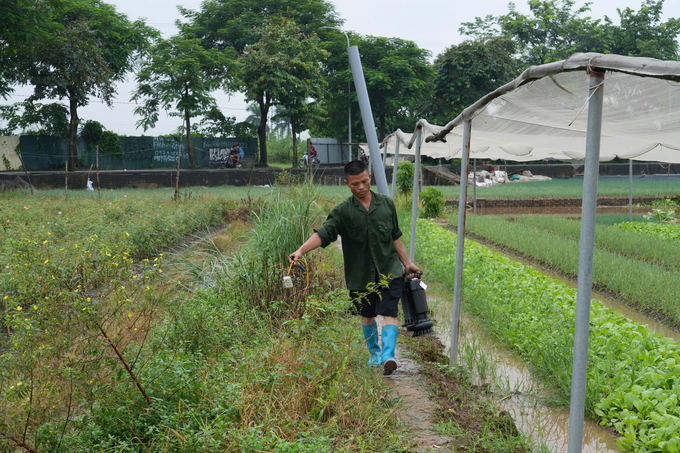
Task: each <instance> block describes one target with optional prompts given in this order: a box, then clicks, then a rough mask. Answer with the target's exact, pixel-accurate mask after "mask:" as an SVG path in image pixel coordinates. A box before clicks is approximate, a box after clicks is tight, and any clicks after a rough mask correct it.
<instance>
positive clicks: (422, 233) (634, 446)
mask: <svg viewBox="0 0 680 453" xmlns="http://www.w3.org/2000/svg"><path fill="white" fill-rule="evenodd" d="M455 244H456V235H455V233H452V232H450V231H447V230H445V229H443V228H441V227H438V226H435V225H433V224H432V223H430V222H427V221H425V220H418V237H417V251H418V256H417V257H416V258H417V260H418V262H422V263H423V264H424V265H426V266H427V268H428V269H429V270H430V271H431V272H432V274H434V278H435V279H437V280H440V281H441V282H442V283H444V284H446V285H448V286H449V287H451V288H453V278H454V270H455V269H454V268H455V248H456V247H455ZM463 282H464V285H463V308H464V309H465V310H467V311H468V312H470V313H471V314H473V315H474V316H476V317H477V318H478V319H479V321H480V323H481V324H482V325H483V326H484V328H485V329H486V330H487V331H489V332H490V333H492V334H493V335H494V336H495V337H497V338H498V339H499V340H500V341H502V342H504V343H505V344H506V345H508V346H509V347H510V348H512V349H513V350H514V351H516V352H517V353H518V354H519V355H520V356H521V357H522V358H523V359H524V360H525V361H526V362H527V363H529V364H530V366H531V367H532V368H533V369H534V371H535V372H536V373H537V375H538V376H540V377H542V378H543V379H544V380H545V381H546V382H551V383H554V385H555V389H556V392H557V394H558V396H561V397H562V399H563V402H564V403H565V404H568V398H569V392H570V385H571V384H570V383H571V362H572V350H573V335H574V316H575V297H576V291H575V290H574V289H571V288H569V287H567V286H565V285H564V284H563V283H561V282H559V281H556V280H553V279H551V278H549V277H548V276H546V275H544V274H542V273H540V272H538V271H537V270H535V269H533V268H531V267H529V266H525V265H523V264H520V263H517V262H515V261H512V260H511V259H510V258H508V257H506V256H504V255H502V254H499V253H495V252H492V251H491V250H489V249H488V248H486V247H484V246H482V245H480V244H477V243H475V242H472V241H466V243H465V270H464V274H463ZM588 358H589V360H588V377H587V379H588V380H587V391H586V411H587V413H588V414H589V415H590V416H592V417H595V418H597V419H599V420H600V421H601V422H602V423H603V424H606V425H609V426H613V427H614V428H615V429H616V431H617V432H619V433H621V435H622V437H621V438H620V439H618V441H617V444H618V445H619V447H620V448H622V449H624V450H626V451H635V452H676V451H679V450H678V448H679V445H680V444H679V442H678V438H680V407H679V406H678V396H679V395H680V345H678V344H677V343H675V342H673V341H672V340H670V339H668V338H666V337H663V336H661V335H658V334H655V333H653V332H652V331H651V330H649V329H648V328H647V327H646V326H643V325H640V324H637V323H635V322H632V321H630V320H628V319H627V318H625V317H623V316H622V315H620V314H619V313H618V312H617V313H614V312H612V311H611V310H609V309H607V308H606V307H604V306H603V305H602V304H600V303H599V302H597V301H593V302H592V306H591V322H590V342H589V352H588Z"/></svg>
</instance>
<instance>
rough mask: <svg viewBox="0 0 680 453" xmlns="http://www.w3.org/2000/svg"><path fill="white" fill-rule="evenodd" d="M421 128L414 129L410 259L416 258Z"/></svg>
mask: <svg viewBox="0 0 680 453" xmlns="http://www.w3.org/2000/svg"><path fill="white" fill-rule="evenodd" d="M422 136H423V130H422V129H421V127H420V126H418V128H417V129H416V152H415V168H414V169H413V201H412V203H411V244H410V247H409V249H408V256H409V259H410V260H411V261H413V260H415V258H416V221H417V220H418V173H419V172H420V144H421V140H422Z"/></svg>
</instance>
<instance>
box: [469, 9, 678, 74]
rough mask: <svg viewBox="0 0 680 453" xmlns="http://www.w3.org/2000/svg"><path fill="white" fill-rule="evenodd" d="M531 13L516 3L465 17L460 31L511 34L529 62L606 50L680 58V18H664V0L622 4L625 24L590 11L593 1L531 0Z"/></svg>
mask: <svg viewBox="0 0 680 453" xmlns="http://www.w3.org/2000/svg"><path fill="white" fill-rule="evenodd" d="M528 4H529V8H530V10H531V13H530V14H522V13H520V12H519V11H517V10H516V8H515V5H514V4H513V3H510V5H509V9H510V11H509V12H508V13H507V14H503V15H499V16H492V15H488V16H486V17H485V18H483V19H482V18H480V17H477V18H476V19H475V21H473V22H464V23H463V24H462V26H461V28H460V32H461V33H463V34H467V35H470V36H473V37H475V38H489V37H492V36H493V37H498V36H507V37H510V38H511V39H513V40H514V41H515V42H516V43H517V46H518V51H519V53H520V55H521V59H522V62H523V63H524V64H525V65H538V64H544V63H550V62H553V61H558V60H563V59H565V58H568V57H569V56H570V55H571V54H573V53H575V52H600V53H613V54H618V55H631V56H644V57H653V58H661V59H669V60H674V59H677V58H678V42H677V37H678V34H679V33H680V22H679V21H678V19H669V20H667V21H666V22H661V15H662V12H663V0H644V1H643V3H642V5H641V7H640V10H639V11H638V12H635V11H634V10H632V9H631V8H626V9H624V10H621V9H617V12H618V15H619V19H620V22H621V23H620V25H614V24H613V23H612V21H611V19H610V18H609V17H608V16H605V17H604V18H603V19H592V18H591V17H588V16H585V17H584V15H585V14H586V13H587V12H588V11H590V6H589V5H590V3H586V4H584V5H583V6H581V7H580V8H575V6H574V5H575V4H576V2H575V0H529V2H528Z"/></svg>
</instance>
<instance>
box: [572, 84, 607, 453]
mask: <svg viewBox="0 0 680 453" xmlns="http://www.w3.org/2000/svg"><path fill="white" fill-rule="evenodd" d="M603 85H604V74H603V73H597V72H592V71H591V73H590V97H589V99H590V101H589V102H588V126H587V132H586V134H587V135H586V159H585V169H584V175H583V204H582V208H581V239H580V243H579V260H578V286H577V289H576V320H575V330H574V359H573V364H572V372H571V403H570V406H569V447H568V450H567V451H568V453H581V451H582V447H583V416H584V410H585V401H586V371H587V367H588V335H589V323H590V297H591V292H592V284H593V248H594V246H595V216H596V214H597V178H598V175H599V171H600V168H599V165H600V162H599V161H600V138H601V134H602V102H603V92H604V88H603Z"/></svg>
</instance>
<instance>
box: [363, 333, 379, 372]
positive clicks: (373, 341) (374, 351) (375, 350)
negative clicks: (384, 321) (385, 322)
mask: <svg viewBox="0 0 680 453" xmlns="http://www.w3.org/2000/svg"><path fill="white" fill-rule="evenodd" d="M361 328H362V329H363V331H364V338H365V339H366V346H367V347H368V351H369V352H370V353H371V357H370V358H369V359H368V363H367V364H366V365H368V366H380V364H381V363H382V360H381V355H380V354H381V352H380V345H379V344H378V324H376V323H373V324H371V325H369V326H364V325H362V326H361Z"/></svg>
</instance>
